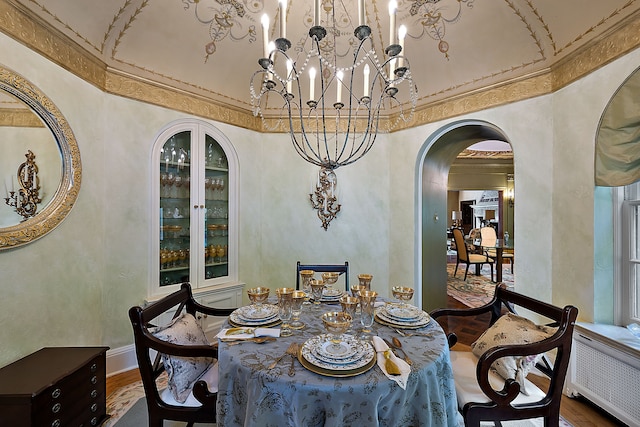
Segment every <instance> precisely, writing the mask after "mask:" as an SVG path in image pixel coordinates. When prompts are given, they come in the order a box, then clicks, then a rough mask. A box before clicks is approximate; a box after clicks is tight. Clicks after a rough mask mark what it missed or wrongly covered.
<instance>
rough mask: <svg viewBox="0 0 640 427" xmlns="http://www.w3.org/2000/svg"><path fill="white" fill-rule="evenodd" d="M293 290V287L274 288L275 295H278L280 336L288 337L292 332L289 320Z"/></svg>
mask: <svg viewBox="0 0 640 427" xmlns="http://www.w3.org/2000/svg"><path fill="white" fill-rule="evenodd" d="M294 292H295V289H293V288H278V289H276V295H277V296H278V317H279V318H280V320H282V326H281V327H280V336H281V337H290V336H291V335H292V334H293V333H292V332H291V327H290V325H289V321H290V320H291V314H292V308H293V307H292V306H293V293H294Z"/></svg>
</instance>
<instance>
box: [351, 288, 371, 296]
mask: <svg viewBox="0 0 640 427" xmlns="http://www.w3.org/2000/svg"><path fill="white" fill-rule="evenodd" d="M366 290H368V289H367V288H365V287H364V286H363V285H353V286H351V295H353V296H354V297H355V298H358V296H359V295H360V291H366Z"/></svg>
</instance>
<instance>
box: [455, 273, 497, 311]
mask: <svg viewBox="0 0 640 427" xmlns="http://www.w3.org/2000/svg"><path fill="white" fill-rule="evenodd" d="M455 269H456V265H455V264H447V295H449V296H450V297H453V298H455V299H456V300H458V301H460V302H461V303H462V304H464V305H466V306H467V307H480V306H481V305H484V304H486V303H488V302H489V301H491V298H492V297H493V293H494V292H495V287H496V284H495V283H493V282H492V281H491V279H489V278H488V276H490V275H491V272H490V271H487V277H485V276H484V275H482V274H481V275H480V276H476V275H475V274H473V273H471V272H469V273H468V274H467V280H462V279H463V277H464V269H465V266H464V265H460V266H458V272H457V274H456V275H455V276H454V275H453V272H454V271H455ZM487 270H488V268H487ZM481 273H482V272H481Z"/></svg>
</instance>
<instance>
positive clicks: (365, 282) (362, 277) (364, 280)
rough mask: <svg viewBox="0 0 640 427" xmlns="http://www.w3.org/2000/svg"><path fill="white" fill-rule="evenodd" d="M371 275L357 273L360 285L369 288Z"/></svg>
mask: <svg viewBox="0 0 640 427" xmlns="http://www.w3.org/2000/svg"><path fill="white" fill-rule="evenodd" d="M372 279H373V276H372V275H371V274H358V281H359V282H360V285H361V286H364V287H365V288H366V289H367V290H369V289H371V280H372Z"/></svg>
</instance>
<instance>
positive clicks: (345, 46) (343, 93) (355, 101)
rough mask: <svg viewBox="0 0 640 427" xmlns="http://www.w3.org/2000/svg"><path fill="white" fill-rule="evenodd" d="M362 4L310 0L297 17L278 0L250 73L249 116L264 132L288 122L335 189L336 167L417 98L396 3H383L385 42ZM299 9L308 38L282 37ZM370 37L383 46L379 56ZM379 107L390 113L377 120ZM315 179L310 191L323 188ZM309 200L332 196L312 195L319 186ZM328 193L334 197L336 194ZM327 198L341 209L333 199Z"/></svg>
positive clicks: (404, 117)
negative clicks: (385, 7)
mask: <svg viewBox="0 0 640 427" xmlns="http://www.w3.org/2000/svg"><path fill="white" fill-rule="evenodd" d="M302 3H303V2H295V7H297V8H298V7H300V6H302V7H303V8H306V6H305V5H303V4H302ZM356 3H357V10H347V9H348V7H347V6H348V5H349V4H353V5H355V4H356ZM365 3H366V2H365V0H357V2H356V1H354V2H342V1H335V0H313V7H312V8H309V11H308V12H305V11H304V10H306V9H304V10H301V9H296V12H298V14H296V13H294V12H293V11H294V9H293V8H294V2H293V1H291V0H290V1H289V6H288V5H287V0H280V7H279V10H278V13H277V14H276V16H275V18H276V20H277V21H278V23H279V28H278V29H279V36H278V37H277V38H276V39H275V41H274V42H270V40H269V32H270V30H271V27H270V26H269V22H270V20H269V16H268V15H264V16H263V18H262V34H263V42H264V45H263V57H262V58H260V59H259V60H258V64H259V65H260V68H259V69H258V71H256V72H255V73H254V74H253V76H252V78H251V84H250V92H251V104H252V109H253V113H254V116H259V117H260V118H261V119H262V123H263V126H264V128H265V129H268V130H277V129H280V128H282V125H283V124H285V123H286V125H284V126H285V127H286V128H287V130H288V132H289V134H290V136H291V141H292V143H293V146H294V148H295V150H296V152H297V153H298V155H299V156H300V157H302V158H303V159H304V160H305V161H307V162H309V163H312V164H314V165H316V166H319V167H320V169H321V171H320V172H319V174H318V176H319V177H323V176H324V177H329V176H330V182H331V183H333V184H332V185H333V186H334V187H335V185H337V176H336V174H335V170H336V169H337V168H339V167H341V166H345V165H348V164H351V163H354V162H356V161H357V160H359V159H360V158H362V156H364V155H365V154H366V153H367V152H369V150H370V149H371V148H372V147H373V144H374V142H375V140H376V136H377V135H378V132H389V131H391V130H393V129H394V128H396V127H397V126H398V125H399V124H401V123H402V122H407V121H409V120H411V118H412V116H413V112H414V111H415V107H416V102H417V88H416V86H415V84H414V82H413V79H412V76H411V69H410V65H409V60H408V59H407V58H406V56H405V55H404V39H405V36H406V34H407V31H406V27H404V26H400V27H398V26H396V13H397V3H396V2H395V1H392V2H391V3H390V4H389V38H388V39H387V40H384V41H383V40H382V39H383V38H382V37H379V38H375V39H374V37H373V35H372V34H371V28H370V27H369V26H368V25H367V19H366V18H367V10H366V8H365ZM369 5H370V3H369ZM369 7H372V6H369ZM354 9H355V7H354ZM369 12H370V13H372V14H374V13H377V11H374V10H369ZM300 13H302V14H303V16H302V18H303V19H302V22H312V24H311V28H309V30H308V35H306V34H297V35H293V37H292V38H291V39H292V40H293V43H292V42H291V41H290V39H289V38H288V37H287V36H288V35H287V17H288V16H289V15H291V16H292V17H293V19H296V22H298V21H297V19H298V17H299V16H300ZM307 14H312V16H307ZM376 16H377V15H376ZM275 29H276V28H275V27H274V31H273V32H276V31H275ZM345 29H348V31H345ZM374 41H376V42H378V43H384V44H386V43H387V41H388V44H387V45H386V48H385V49H384V51H383V52H379V53H377V52H376V50H375V46H374ZM292 46H293V48H292ZM269 110H271V111H275V112H276V113H277V119H270V118H268V117H266V116H265V114H267V112H268V111H269ZM381 112H384V113H385V115H387V116H388V118H386V119H384V118H381V117H380V114H381ZM318 184H319V186H318V188H317V189H316V190H321V191H320V192H321V193H325V191H324V190H323V186H321V185H320V183H318ZM329 190H330V187H329ZM328 193H331V191H329V192H328ZM310 197H311V203H312V206H313V208H314V209H318V207H322V206H324V205H325V204H326V205H327V206H328V205H329V204H330V201H331V200H330V199H328V198H324V199H323V200H320V201H318V200H315V199H317V191H312V193H311V194H310ZM328 197H330V198H331V199H335V193H334V194H328ZM325 202H326V203H325ZM333 202H334V206H337V207H339V206H340V205H339V204H338V203H337V200H333ZM337 211H339V208H337V209H336V210H335V213H334V214H328V216H325V217H324V219H323V218H321V220H322V226H323V228H324V229H325V230H326V229H327V226H328V223H329V221H331V219H333V218H334V217H335V214H337ZM318 215H319V216H320V211H319V212H318ZM325 219H326V220H327V221H325Z"/></svg>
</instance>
